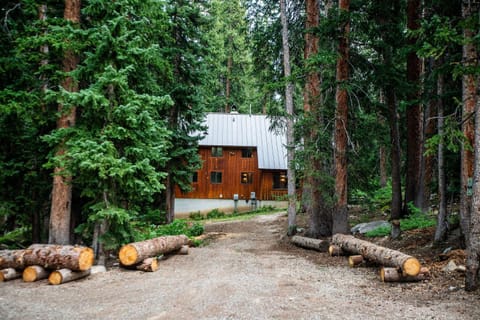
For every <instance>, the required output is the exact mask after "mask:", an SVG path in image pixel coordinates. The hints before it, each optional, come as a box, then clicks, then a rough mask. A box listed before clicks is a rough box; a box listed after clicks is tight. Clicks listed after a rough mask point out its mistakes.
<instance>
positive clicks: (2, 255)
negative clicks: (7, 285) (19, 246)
mask: <svg viewBox="0 0 480 320" xmlns="http://www.w3.org/2000/svg"><path fill="white" fill-rule="evenodd" d="M24 254H25V250H0V269H7V268H14V269H23V268H25V263H24V262H23V255H24Z"/></svg>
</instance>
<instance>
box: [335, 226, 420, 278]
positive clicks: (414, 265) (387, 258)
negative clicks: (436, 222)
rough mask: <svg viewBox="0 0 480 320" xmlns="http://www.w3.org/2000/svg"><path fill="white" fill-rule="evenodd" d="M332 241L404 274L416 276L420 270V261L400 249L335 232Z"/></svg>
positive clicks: (349, 250)
mask: <svg viewBox="0 0 480 320" xmlns="http://www.w3.org/2000/svg"><path fill="white" fill-rule="evenodd" d="M332 243H333V244H334V245H337V246H339V247H340V248H342V250H343V251H347V252H350V253H355V254H361V255H362V256H363V257H364V258H365V259H367V260H371V261H373V262H376V263H379V264H381V265H383V266H387V267H397V268H400V269H401V270H402V272H403V274H405V275H409V276H416V275H417V274H418V273H419V272H420V268H421V264H420V262H419V261H418V260H417V259H416V258H414V257H412V256H409V255H407V254H404V253H402V252H400V251H397V250H393V249H389V248H385V247H381V246H378V245H376V244H373V243H371V242H368V241H364V240H360V239H357V238H355V237H353V236H350V235H344V234H338V233H337V234H335V235H334V236H333V237H332Z"/></svg>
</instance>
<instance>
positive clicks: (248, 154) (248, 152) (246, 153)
mask: <svg viewBox="0 0 480 320" xmlns="http://www.w3.org/2000/svg"><path fill="white" fill-rule="evenodd" d="M252 157H253V148H244V149H242V158H252Z"/></svg>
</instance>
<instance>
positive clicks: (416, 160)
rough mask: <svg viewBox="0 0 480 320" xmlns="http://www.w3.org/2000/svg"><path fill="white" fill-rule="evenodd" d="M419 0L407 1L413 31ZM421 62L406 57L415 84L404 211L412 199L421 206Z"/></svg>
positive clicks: (417, 23)
mask: <svg viewBox="0 0 480 320" xmlns="http://www.w3.org/2000/svg"><path fill="white" fill-rule="evenodd" d="M420 13H421V10H420V0H408V1H407V27H408V29H409V30H412V31H415V30H417V29H419V28H420ZM409 39H410V40H409V44H411V45H414V44H415V43H416V41H417V38H416V37H410V38H409ZM421 71H422V64H421V61H420V58H419V57H418V56H417V53H416V52H415V51H413V50H412V51H410V52H409V53H408V56H407V80H408V82H409V83H410V84H411V85H412V86H414V88H413V89H412V90H411V92H410V94H409V96H408V99H409V105H408V106H407V170H406V171H407V172H406V173H407V175H406V182H405V184H406V186H405V212H407V204H408V203H410V202H412V203H413V204H414V205H415V206H416V207H417V208H420V207H421V205H422V202H423V201H422V196H423V192H422V189H423V188H422V186H421V183H422V181H421V167H422V166H421V163H422V150H423V147H422V146H423V129H422V124H423V120H422V112H421V105H420V102H419V100H420V75H421Z"/></svg>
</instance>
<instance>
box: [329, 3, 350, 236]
mask: <svg viewBox="0 0 480 320" xmlns="http://www.w3.org/2000/svg"><path fill="white" fill-rule="evenodd" d="M338 7H339V11H340V12H341V13H348V12H349V10H350V0H340V1H339V2H338ZM341 29H342V34H341V35H340V38H339V44H338V59H337V75H336V78H337V90H336V94H335V100H336V105H337V107H336V114H335V195H336V200H337V203H336V206H335V212H334V213H333V216H332V220H333V221H332V222H333V226H332V232H333V233H334V234H335V233H345V234H346V233H348V232H349V230H348V207H347V190H348V189H347V145H348V141H347V123H348V121H347V120H348V95H347V89H346V87H345V86H346V82H347V81H348V37H349V32H350V23H349V21H347V22H345V23H344V24H343V25H342V27H341Z"/></svg>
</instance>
